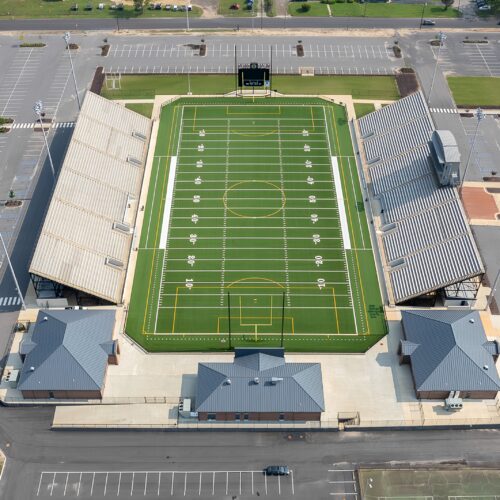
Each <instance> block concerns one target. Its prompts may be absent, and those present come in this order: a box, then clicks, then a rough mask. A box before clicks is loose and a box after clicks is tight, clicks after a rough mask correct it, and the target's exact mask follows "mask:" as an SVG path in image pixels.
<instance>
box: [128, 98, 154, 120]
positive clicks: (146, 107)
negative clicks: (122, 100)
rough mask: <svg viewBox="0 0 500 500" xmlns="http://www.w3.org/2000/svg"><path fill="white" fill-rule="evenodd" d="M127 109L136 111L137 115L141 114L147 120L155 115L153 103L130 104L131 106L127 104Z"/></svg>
mask: <svg viewBox="0 0 500 500" xmlns="http://www.w3.org/2000/svg"><path fill="white" fill-rule="evenodd" d="M125 107H126V108H128V109H131V110H132V111H135V112H136V113H139V114H141V115H143V116H146V117H147V118H151V115H152V113H153V103H152V102H145V103H142V102H141V103H129V104H126V105H125Z"/></svg>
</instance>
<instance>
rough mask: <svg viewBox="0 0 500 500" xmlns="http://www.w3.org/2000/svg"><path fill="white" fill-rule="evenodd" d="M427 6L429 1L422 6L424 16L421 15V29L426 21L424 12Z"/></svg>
mask: <svg viewBox="0 0 500 500" xmlns="http://www.w3.org/2000/svg"><path fill="white" fill-rule="evenodd" d="M426 8H427V2H425V3H424V5H423V6H422V16H421V17H420V29H422V23H423V22H424V12H425V9H426Z"/></svg>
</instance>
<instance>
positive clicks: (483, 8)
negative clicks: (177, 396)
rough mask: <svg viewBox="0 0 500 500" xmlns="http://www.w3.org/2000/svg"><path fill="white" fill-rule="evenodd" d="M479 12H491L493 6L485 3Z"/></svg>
mask: <svg viewBox="0 0 500 500" xmlns="http://www.w3.org/2000/svg"><path fill="white" fill-rule="evenodd" d="M479 10H491V6H490V5H488V4H487V3H485V4H484V5H481V7H479Z"/></svg>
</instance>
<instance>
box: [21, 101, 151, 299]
mask: <svg viewBox="0 0 500 500" xmlns="http://www.w3.org/2000/svg"><path fill="white" fill-rule="evenodd" d="M150 127H151V121H150V120H148V119H147V118H145V117H143V116H141V115H139V114H137V113H135V112H133V111H130V110H128V109H126V108H125V107H124V106H121V105H119V104H117V103H114V102H111V101H108V100H107V99H104V98H103V97H100V96H98V95H96V94H93V93H91V92H88V93H87V95H86V97H85V100H84V102H83V105H82V109H81V111H80V115H79V117H78V121H77V124H76V127H75V130H74V132H73V136H72V139H71V143H70V145H69V147H68V151H67V153H66V157H65V159H64V163H63V166H62V168H61V172H60V174H59V179H58V182H57V186H56V188H55V190H54V194H53V196H52V201H51V203H50V207H49V209H48V212H47V215H46V218H45V222H44V225H43V228H42V232H41V235H40V238H39V240H38V244H37V246H36V250H35V254H34V256H33V259H32V261H31V266H30V272H31V273H33V274H36V275H39V276H43V277H45V278H48V279H50V280H53V281H56V282H58V283H62V284H63V285H66V286H69V287H72V288H75V289H77V290H82V291H84V292H86V293H89V294H91V295H95V296H97V297H101V298H103V299H106V300H108V301H110V302H115V303H119V302H121V297H122V291H123V285H124V282H125V276H126V267H127V263H128V257H129V253H130V246H131V244H132V233H131V232H128V233H127V232H126V231H120V230H117V229H114V228H113V226H114V223H115V222H117V223H125V224H126V225H129V226H130V225H131V224H133V222H134V220H135V213H136V212H137V200H138V198H139V196H140V190H141V183H142V177H143V175H144V164H145V161H146V155H147V145H148V141H146V142H144V141H142V140H141V139H139V138H137V137H134V136H133V133H134V132H139V133H140V134H142V135H143V136H146V137H149V133H150ZM129 157H133V158H135V159H136V160H138V161H139V162H140V163H139V165H137V164H135V163H134V164H133V163H130V162H129V161H128V158H129ZM134 200H135V202H134ZM129 205H130V208H129ZM108 258H111V259H114V260H116V261H119V262H120V263H122V264H123V266H121V267H120V266H119V267H118V268H116V267H110V266H109V265H107V264H106V261H107V259H108Z"/></svg>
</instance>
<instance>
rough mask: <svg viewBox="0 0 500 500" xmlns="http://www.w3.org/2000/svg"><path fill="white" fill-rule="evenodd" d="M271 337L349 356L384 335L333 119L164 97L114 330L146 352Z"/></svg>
mask: <svg viewBox="0 0 500 500" xmlns="http://www.w3.org/2000/svg"><path fill="white" fill-rule="evenodd" d="M200 144H203V149H201V150H200ZM304 144H309V145H310V148H311V150H310V151H309V150H308V149H307V148H306V147H305V146H304ZM331 156H334V157H335V160H331V159H330V157H331ZM195 159H196V161H195ZM310 159H311V160H312V162H310ZM309 162H310V163H309ZM332 165H334V166H332ZM174 166H175V168H176V170H175V173H174V172H173V171H172V173H174V175H173V176H172V173H171V172H170V169H172V168H174ZM285 166H286V168H285ZM332 185H333V187H332ZM335 186H337V187H335ZM339 189H341V190H342V198H343V201H342V202H339V200H338V199H337V194H338V192H339V191H338V190H339ZM164 217H166V219H165V220H163V219H164ZM341 221H343V222H341ZM344 224H345V225H344ZM341 227H343V228H346V229H347V233H343V232H341ZM282 328H283V331H284V344H285V347H286V348H287V349H288V350H295V351H339V352H360V351H364V350H366V349H367V348H368V347H370V346H371V345H373V343H375V342H376V341H378V339H379V338H381V336H383V335H384V334H385V328H386V324H385V319H384V314H383V309H382V303H381V297H380V291H379V287H378V280H377V275H376V271H375V263H374V257H373V251H372V248H371V240H370V236H369V229H368V224H367V219H366V214H365V211H364V203H363V196H362V193H361V189H360V185H359V179H358V176H357V167H356V163H355V159H354V157H353V150H352V144H351V140H350V134H349V128H348V123H347V118H346V115H345V110H344V108H343V107H341V106H338V105H333V104H331V103H328V102H326V101H322V100H319V99H308V100H307V99H306V100H305V99H290V98H288V99H287V98H281V99H278V98H276V99H273V100H272V101H262V100H259V101H257V102H255V103H254V102H252V101H250V100H247V99H231V100H230V101H228V100H226V99H214V98H211V99H210V100H206V99H186V100H180V101H176V102H175V103H173V104H171V105H168V106H166V107H164V108H163V111H162V116H161V121H160V129H159V133H158V141H157V144H156V149H155V157H154V161H153V171H152V175H151V181H150V190H149V193H148V200H147V203H146V210H145V218H144V222H143V227H142V231H141V238H140V244H139V254H138V260H137V267H136V271H135V278H134V283H133V289H132V298H131V302H130V306H129V312H128V318H127V324H126V331H127V333H128V334H129V335H130V336H131V337H133V338H134V339H135V340H137V341H138V342H139V343H141V344H142V345H143V346H144V347H146V348H147V349H149V350H154V351H161V350H216V349H219V350H220V349H228V348H229V341H230V338H229V332H231V338H232V345H233V346H234V345H236V344H237V345H262V346H264V345H268V346H270V345H279V342H280V332H281V329H282Z"/></svg>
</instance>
